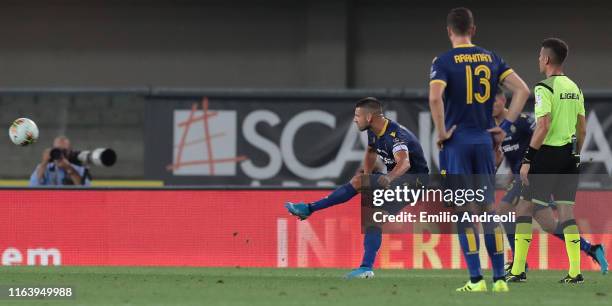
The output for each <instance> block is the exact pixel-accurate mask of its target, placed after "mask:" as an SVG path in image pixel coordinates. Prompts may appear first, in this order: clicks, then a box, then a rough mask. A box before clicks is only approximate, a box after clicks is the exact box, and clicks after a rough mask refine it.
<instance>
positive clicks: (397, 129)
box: [285, 98, 429, 279]
mask: <svg viewBox="0 0 612 306" xmlns="http://www.w3.org/2000/svg"><path fill="white" fill-rule="evenodd" d="M353 121H354V122H355V124H356V125H357V128H359V130H360V131H367V133H368V148H367V150H366V153H365V157H364V160H363V172H364V174H370V175H369V176H367V177H369V182H368V183H369V186H370V187H371V188H387V187H391V188H393V187H394V186H395V185H397V184H400V183H402V182H405V180H404V178H405V176H406V175H427V174H428V173H429V168H428V167H427V162H426V161H425V156H424V155H423V149H422V148H421V145H420V144H419V142H418V140H417V138H416V136H415V135H414V134H413V133H412V132H410V131H409V130H408V129H406V128H405V127H403V126H401V125H399V124H397V123H396V122H394V121H392V120H390V119H387V118H385V117H384V115H383V110H382V104H381V103H380V102H379V101H378V100H376V99H375V98H364V99H362V100H360V101H359V102H357V104H356V106H355V117H354V119H353ZM377 158H380V159H381V160H382V161H383V162H384V164H385V166H386V168H387V173H386V174H382V173H377V172H374V170H375V169H374V168H375V163H376V160H377ZM362 177H366V176H362V175H355V176H354V177H353V178H352V179H351V181H350V182H349V183H347V184H344V185H342V186H340V187H338V188H337V189H336V190H334V191H333V192H332V193H331V194H329V195H328V196H327V197H325V198H323V199H321V200H319V201H316V202H313V203H308V204H306V203H291V202H288V203H286V204H285V207H286V208H287V210H288V211H289V213H291V214H292V215H294V216H297V217H298V218H300V219H301V220H304V219H306V218H308V217H310V215H311V214H312V213H314V212H316V211H319V210H322V209H326V208H329V207H331V206H334V205H337V204H341V203H344V202H347V201H348V200H350V199H351V198H353V197H354V196H356V195H357V193H358V192H360V191H361V189H362V181H361V180H362ZM381 241H382V232H381V230H380V229H379V228H372V229H366V233H365V236H364V240H363V246H364V254H363V260H362V262H361V265H360V267H359V268H357V269H355V270H353V271H351V272H350V273H349V274H347V275H346V277H347V278H349V279H350V278H372V277H374V272H373V271H372V267H373V265H374V260H375V259H376V253H377V252H378V249H379V248H380V245H381Z"/></svg>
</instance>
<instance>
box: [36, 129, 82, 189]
mask: <svg viewBox="0 0 612 306" xmlns="http://www.w3.org/2000/svg"><path fill="white" fill-rule="evenodd" d="M70 151H71V148H70V140H69V139H68V138H67V137H65V136H59V137H56V138H55V139H54V140H53V149H50V148H48V149H45V151H44V152H43V156H42V161H41V163H40V164H38V166H36V169H35V170H34V172H33V173H32V175H31V176H30V186H67V185H76V186H78V185H85V186H89V185H90V180H89V178H88V177H87V176H86V168H85V167H83V166H78V165H75V164H72V163H70V162H69V161H68V158H67V157H68V156H69V154H70Z"/></svg>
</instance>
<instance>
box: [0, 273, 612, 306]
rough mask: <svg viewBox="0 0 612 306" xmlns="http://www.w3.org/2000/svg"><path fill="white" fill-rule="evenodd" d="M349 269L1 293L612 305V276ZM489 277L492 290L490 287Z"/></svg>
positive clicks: (40, 281)
mask: <svg viewBox="0 0 612 306" xmlns="http://www.w3.org/2000/svg"><path fill="white" fill-rule="evenodd" d="M344 273H346V270H336V269H256V268H133V267H128V268H119V267H113V268H108V267H3V268H0V286H2V287H6V286H19V285H50V286H51V285H53V286H59V285H66V286H72V287H74V288H75V291H76V292H75V293H76V295H75V297H74V298H73V299H71V300H8V299H6V298H4V299H1V300H0V304H1V305H19V306H22V305H149V306H150V305H245V306H246V305H262V306H263V305H265V306H268V305H283V306H285V305H317V306H319V305H367V306H381V305H470V306H475V305H488V306H490V305H495V306H501V305H521V306H526V305H555V306H559V305H572V306H575V305H612V291H611V289H612V277H611V276H603V275H601V274H599V273H596V272H586V273H584V276H585V279H586V282H585V283H584V284H582V285H562V284H558V283H557V280H559V279H561V278H562V277H563V276H564V272H563V271H532V272H530V273H529V275H528V278H529V279H528V282H527V283H524V284H510V285H511V287H510V290H511V292H509V293H498V294H493V293H492V292H487V293H456V292H454V290H455V288H456V287H459V286H460V285H463V283H464V282H465V281H466V272H465V271H463V270H377V271H376V278H375V279H368V280H351V281H346V280H344V279H342V278H341V276H342V275H344ZM489 274H490V271H487V281H488V283H489V284H488V285H489V289H491V286H490V285H491V284H490V280H489V279H488V278H490V276H489Z"/></svg>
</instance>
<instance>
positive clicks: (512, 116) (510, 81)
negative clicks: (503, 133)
mask: <svg viewBox="0 0 612 306" xmlns="http://www.w3.org/2000/svg"><path fill="white" fill-rule="evenodd" d="M502 86H503V87H504V88H506V89H508V90H509V91H510V92H512V101H511V102H510V107H509V108H508V114H507V115H506V119H508V121H510V122H514V121H516V119H517V118H518V116H519V115H520V114H521V112H522V111H523V108H524V107H525V103H527V99H528V98H529V94H530V92H529V87H527V84H525V81H523V79H521V77H520V76H519V75H518V74H517V73H516V72H512V73H511V74H510V75H508V76H507V77H506V78H505V79H504V81H503V82H502Z"/></svg>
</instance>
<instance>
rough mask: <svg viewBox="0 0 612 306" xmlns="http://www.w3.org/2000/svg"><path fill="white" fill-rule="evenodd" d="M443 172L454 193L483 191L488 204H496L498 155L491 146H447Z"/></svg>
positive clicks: (443, 156) (444, 154) (441, 156)
mask: <svg viewBox="0 0 612 306" xmlns="http://www.w3.org/2000/svg"><path fill="white" fill-rule="evenodd" d="M440 172H441V174H442V175H443V176H445V177H446V179H447V181H446V182H445V184H446V187H447V188H450V189H460V188H461V189H473V190H477V189H483V190H484V195H485V200H484V202H485V203H487V204H492V203H493V202H495V155H494V153H493V146H492V145H491V144H490V143H483V144H462V143H453V142H450V143H445V144H444V147H443V148H442V150H440Z"/></svg>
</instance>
